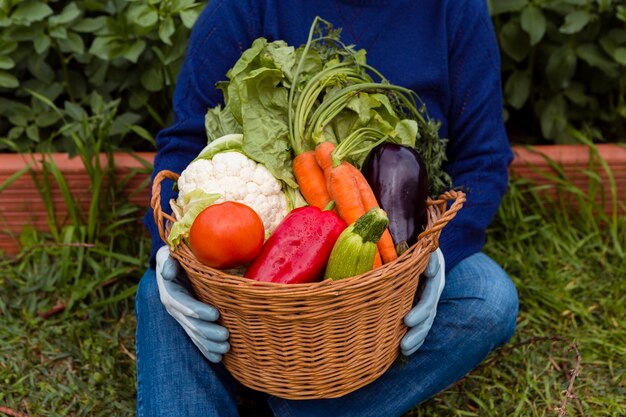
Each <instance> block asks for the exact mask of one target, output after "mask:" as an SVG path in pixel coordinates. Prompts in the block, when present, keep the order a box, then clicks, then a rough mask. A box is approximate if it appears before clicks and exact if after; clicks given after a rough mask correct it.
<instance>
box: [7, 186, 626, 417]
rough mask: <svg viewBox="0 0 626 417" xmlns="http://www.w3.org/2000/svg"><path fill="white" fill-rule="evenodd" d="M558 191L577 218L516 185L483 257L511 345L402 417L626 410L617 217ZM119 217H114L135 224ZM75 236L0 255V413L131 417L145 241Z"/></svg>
mask: <svg viewBox="0 0 626 417" xmlns="http://www.w3.org/2000/svg"><path fill="white" fill-rule="evenodd" d="M561 188H562V189H564V190H569V191H571V192H574V193H575V195H576V196H577V198H578V200H579V202H578V204H579V207H580V210H579V211H578V212H575V211H573V210H571V209H569V208H567V207H565V206H561V205H560V204H559V203H557V204H548V203H547V202H545V201H544V200H543V199H542V198H541V195H540V194H539V193H538V190H536V189H532V187H528V185H527V184H525V183H524V181H522V180H515V181H513V182H512V184H511V187H510V190H509V192H508V194H507V196H506V197H505V200H504V202H503V204H502V206H501V209H500V212H499V213H498V216H497V218H496V220H495V221H494V223H493V225H492V227H491V228H490V229H489V235H488V243H487V245H486V248H485V250H486V252H487V253H488V254H489V255H491V256H492V257H493V258H495V259H496V260H497V261H498V262H499V263H500V264H501V265H503V267H504V269H505V270H507V271H508V272H509V274H510V275H511V277H512V279H513V280H514V281H515V283H516V284H517V287H518V289H519V294H520V303H521V306H520V315H519V321H518V327H517V332H516V334H515V336H514V338H513V340H512V341H511V343H510V344H509V345H507V346H506V347H504V348H501V349H499V350H497V351H496V352H493V353H492V354H491V355H490V356H489V357H488V358H487V359H486V361H485V362H484V363H483V364H481V365H480V366H479V367H478V368H477V369H476V370H474V371H473V372H472V373H471V374H470V375H468V376H467V377H465V378H464V379H462V380H461V381H459V382H458V383H457V384H455V385H454V386H452V387H450V388H449V389H447V390H446V391H444V392H443V393H440V394H439V395H437V396H436V397H435V398H433V399H431V400H429V401H427V402H426V403H424V404H422V405H421V406H419V407H417V408H416V409H415V410H413V411H412V412H411V413H409V414H408V415H407V416H411V417H417V416H432V415H445V416H505V415H506V416H563V415H569V416H619V415H626V400H625V398H626V378H625V374H626V367H625V365H624V363H625V362H624V358H625V357H626V330H625V329H626V307H625V306H626V280H625V279H624V277H626V257H625V256H624V251H623V249H624V248H626V216H612V215H605V214H601V213H599V212H598V210H597V207H595V205H594V204H593V203H592V202H591V200H590V199H589V198H588V197H587V196H586V195H585V194H584V193H581V192H580V191H577V190H575V189H572V188H571V186H570V185H569V184H568V182H567V181H566V180H563V181H562V183H561ZM104 195H107V193H106V192H105V193H104ZM102 201H103V202H106V201H107V199H106V198H103V199H102ZM102 204H104V203H102ZM106 204H107V207H108V204H109V203H108V202H107V203H106ZM119 209H120V211H119V212H115V211H113V212H111V213H109V215H111V216H112V217H110V218H117V219H118V220H119V218H120V217H121V218H131V217H133V216H135V214H133V210H132V209H129V208H128V207H125V208H124V209H122V208H121V207H120V208H119ZM92 222H93V220H92ZM97 223H98V224H100V225H102V224H105V223H102V222H97ZM83 228H84V226H81V225H80V224H73V225H70V226H69V227H65V228H59V231H58V235H57V237H56V239H54V240H52V241H51V239H50V237H46V236H42V235H41V234H38V233H35V232H32V231H26V232H25V233H23V235H22V238H23V240H24V243H25V245H26V247H27V249H25V251H23V252H22V253H21V254H20V255H19V256H18V257H17V258H15V259H5V260H4V261H0V283H1V285H2V289H3V291H2V292H1V293H0V318H1V320H2V326H0V415H2V410H3V409H2V407H5V410H4V411H5V414H7V413H10V412H11V411H9V410H7V409H6V408H8V409H10V410H14V411H19V412H21V413H25V414H27V415H29V416H66V415H72V416H112V415H114V416H131V415H134V407H135V383H136V379H135V378H136V377H135V371H134V370H135V364H134V359H135V358H134V330H135V319H134V310H133V308H134V307H133V294H134V292H135V289H136V285H137V282H138V280H139V277H140V276H141V274H142V269H143V267H144V265H145V264H146V260H147V253H146V250H147V245H148V240H147V239H146V238H143V239H137V238H136V236H137V230H138V229H139V228H140V226H139V225H137V224H136V223H134V222H132V221H129V222H124V221H122V222H117V223H115V225H113V226H110V227H109V228H108V229H106V230H105V229H102V226H100V228H97V227H96V228H91V229H87V230H85V229H83ZM88 238H89V239H88ZM572 370H575V371H576V374H577V375H576V378H575V379H573V380H572V376H573V374H572V372H571V371H572ZM570 385H571V388H570V389H569V390H568V387H569V386H570ZM564 402H565V408H564V409H563V410H562V411H561V410H560V409H559V407H561V406H562V405H563V404H564ZM8 415H11V414H8Z"/></svg>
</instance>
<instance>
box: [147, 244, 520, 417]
mask: <svg viewBox="0 0 626 417" xmlns="http://www.w3.org/2000/svg"><path fill="white" fill-rule="evenodd" d="M517 312H518V299H517V290H516V289H515V286H514V285H513V283H512V282H511V280H510V279H509V277H508V276H507V274H506V273H505V272H504V271H503V270H502V268H500V267H499V266H498V265H497V264H496V263H495V262H494V261H493V260H491V259H490V258H489V257H487V256H486V255H484V254H482V253H478V254H475V255H473V256H470V257H468V258H467V259H465V260H463V261H462V262H460V263H459V264H458V265H457V266H456V267H455V268H454V269H452V270H451V271H448V272H447V273H446V286H445V288H444V291H443V294H442V296H441V299H440V302H439V305H438V308H437V317H436V319H435V321H434V323H433V327H432V328H431V330H430V332H429V334H428V337H427V338H426V341H425V342H424V344H423V345H422V347H421V348H420V349H419V350H418V351H417V352H416V353H414V354H413V355H411V356H410V357H409V358H407V360H406V361H396V363H394V364H393V365H392V366H391V368H389V370H388V371H387V372H386V373H385V374H384V375H382V376H381V377H380V378H378V379H377V380H376V381H374V382H373V383H371V384H369V385H367V386H365V387H363V388H361V389H358V390H357V391H354V392H352V393H350V394H348V395H346V396H343V397H341V398H337V399H329V400H309V401H293V400H285V399H281V398H276V397H271V396H270V397H269V398H267V401H269V405H270V407H271V409H272V411H273V413H274V414H275V415H276V416H317V417H320V416H355V417H366V416H376V417H378V416H401V415H403V414H404V413H406V412H407V411H409V410H410V409H411V408H413V407H415V406H416V405H417V404H419V403H420V402H422V401H424V400H426V399H428V398H430V397H432V396H434V395H435V394H437V393H438V392H440V391H442V390H443V389H445V388H446V387H448V386H449V385H451V384H453V383H454V382H455V381H457V380H459V379H460V378H462V377H463V376H464V375H466V374H467V373H469V372H470V371H471V370H472V369H473V368H474V367H475V366H476V365H478V364H479V363H480V362H481V361H482V360H483V359H484V358H485V356H487V354H488V353H489V352H490V351H491V350H493V349H494V348H496V347H497V346H500V345H503V344H504V343H506V342H507V341H508V340H509V339H510V338H511V336H512V335H513V332H514V330H515V322H516V317H517ZM136 314H137V342H136V345H137V384H138V389H137V415H138V416H139V417H157V416H176V417H183V416H184V417H191V416H202V417H208V416H236V415H238V411H237V396H238V393H240V392H241V386H240V384H239V383H238V382H237V381H236V380H235V379H234V378H233V377H232V376H231V375H230V374H229V373H228V371H227V370H226V369H225V368H224V366H223V365H221V364H219V365H215V364H212V363H211V362H209V361H208V360H206V359H205V358H204V356H202V354H201V353H200V351H199V350H198V349H197V348H196V347H195V345H194V344H193V343H192V342H191V340H190V339H189V338H188V337H187V335H186V334H185V332H184V331H183V329H182V327H181V326H180V325H179V324H178V323H177V322H176V321H175V320H174V319H173V318H172V317H171V316H170V315H169V314H168V313H167V311H165V309H164V307H163V305H162V304H161V302H160V300H159V294H158V288H157V284H156V278H155V272H154V270H148V271H147V272H146V274H145V275H144V276H143V278H142V279H141V283H140V285H139V289H138V291H137V299H136Z"/></svg>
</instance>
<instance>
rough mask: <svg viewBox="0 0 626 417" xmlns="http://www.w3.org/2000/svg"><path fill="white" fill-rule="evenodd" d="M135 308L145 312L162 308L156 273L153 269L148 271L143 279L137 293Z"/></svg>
mask: <svg viewBox="0 0 626 417" xmlns="http://www.w3.org/2000/svg"><path fill="white" fill-rule="evenodd" d="M135 306H136V308H137V309H142V310H145V311H155V310H154V307H159V308H161V299H160V296H159V287H158V286H157V282H156V273H155V272H154V270H153V269H148V270H147V271H146V273H145V274H144V275H143V277H141V280H140V281H139V286H138V287H137V293H136V294H135Z"/></svg>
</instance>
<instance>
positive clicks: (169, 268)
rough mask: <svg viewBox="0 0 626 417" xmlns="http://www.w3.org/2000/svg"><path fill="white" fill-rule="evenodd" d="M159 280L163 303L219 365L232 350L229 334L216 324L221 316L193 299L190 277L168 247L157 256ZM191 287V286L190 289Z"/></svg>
mask: <svg viewBox="0 0 626 417" xmlns="http://www.w3.org/2000/svg"><path fill="white" fill-rule="evenodd" d="M156 277H157V284H158V286H159V294H160V298H161V302H162V303H163V305H164V306H165V309H166V310H167V312H168V313H169V314H170V315H171V316H172V317H174V319H176V321H177V322H178V323H180V325H181V326H183V329H184V330H185V332H186V333H187V335H189V337H190V338H191V340H192V341H193V343H194V344H195V345H196V346H197V347H198V349H200V351H201V352H202V354H203V355H204V356H206V358H207V359H208V360H210V361H211V362H214V363H218V362H220V361H221V360H222V355H223V354H224V353H226V352H228V351H229V350H230V344H229V343H228V342H227V340H228V330H227V329H226V328H225V327H223V326H220V325H219V324H217V323H215V321H216V320H217V319H218V317H219V315H220V313H219V312H218V311H217V309H216V308H214V307H212V306H210V305H207V304H204V303H202V302H200V301H198V300H196V299H195V298H193V296H192V295H191V292H190V291H189V289H188V288H189V286H188V281H187V277H186V275H185V272H184V271H183V270H182V268H181V267H180V264H179V263H178V261H176V260H175V259H174V258H172V257H171V256H170V250H169V248H168V247H167V246H163V247H161V248H160V249H159V250H158V251H157V254H156ZM186 284H187V285H186Z"/></svg>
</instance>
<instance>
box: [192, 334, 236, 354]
mask: <svg viewBox="0 0 626 417" xmlns="http://www.w3.org/2000/svg"><path fill="white" fill-rule="evenodd" d="M195 342H197V343H196V346H197V345H198V344H200V345H201V346H202V347H201V348H200V350H201V351H202V353H204V354H205V355H206V354H208V353H212V354H214V355H223V354H224V353H226V352H228V351H229V350H230V343H228V342H213V341H211V340H206V339H201V338H198V339H196V340H195Z"/></svg>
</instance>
